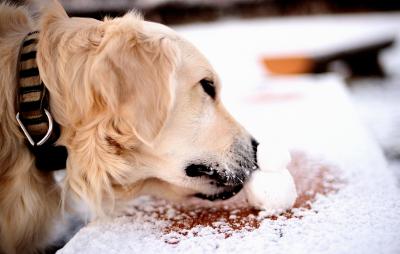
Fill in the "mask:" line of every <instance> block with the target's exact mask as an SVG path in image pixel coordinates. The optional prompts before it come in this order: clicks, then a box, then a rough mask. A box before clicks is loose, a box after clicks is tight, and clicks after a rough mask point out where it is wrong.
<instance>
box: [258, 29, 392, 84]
mask: <svg viewBox="0 0 400 254" xmlns="http://www.w3.org/2000/svg"><path fill="white" fill-rule="evenodd" d="M395 41H396V38H395V37H394V36H392V35H391V36H382V37H377V38H369V39H365V40H360V41H357V42H356V43H354V42H348V43H345V44H343V45H341V46H340V47H338V48H333V49H331V50H328V51H325V52H319V53H317V52H314V53H311V54H310V55H282V56H264V57H263V58H262V64H263V65H264V68H265V69H266V70H267V72H268V73H269V74H272V75H287V74H304V73H314V74H315V73H324V72H329V71H337V70H335V68H334V65H333V63H335V62H339V63H341V64H342V65H343V66H345V68H346V69H347V72H348V73H349V76H350V77H385V76H386V73H385V71H384V69H383V67H382V66H381V65H380V62H379V54H380V53H381V52H382V51H383V50H385V49H387V48H390V47H391V46H393V45H394V43H395Z"/></svg>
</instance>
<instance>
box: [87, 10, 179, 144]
mask: <svg viewBox="0 0 400 254" xmlns="http://www.w3.org/2000/svg"><path fill="white" fill-rule="evenodd" d="M102 26H103V27H104V34H103V36H102V39H101V42H100V44H99V45H98V48H97V49H96V50H95V51H96V53H97V56H96V57H95V59H94V61H93V63H92V65H91V67H90V70H89V76H88V80H89V82H90V83H91V87H92V89H93V93H94V99H93V102H94V104H93V106H94V107H96V108H97V109H98V110H100V111H101V110H102V109H105V111H110V110H111V112H113V113H115V114H122V116H123V117H124V118H125V119H126V120H127V121H128V122H129V123H130V124H131V126H132V130H133V131H134V134H135V135H136V137H137V138H138V139H139V140H140V141H142V142H143V143H147V144H149V143H151V141H152V140H153V139H154V138H155V137H156V136H157V134H158V133H159V131H160V130H161V128H162V126H163V124H164V123H165V120H166V118H167V116H168V113H169V112H170V110H171V107H172V104H173V89H174V87H173V84H172V77H173V75H174V70H175V66H176V61H177V50H176V49H175V48H174V44H173V43H172V41H171V39H169V38H167V37H166V36H165V35H162V34H154V35H151V34H148V33H147V32H145V31H144V30H143V27H142V26H143V21H142V20H140V18H138V17H137V15H135V14H132V13H129V14H127V15H125V16H124V17H122V18H119V19H115V20H111V21H107V20H106V21H105V23H104V24H103V25H102Z"/></svg>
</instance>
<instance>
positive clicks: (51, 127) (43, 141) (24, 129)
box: [15, 109, 53, 146]
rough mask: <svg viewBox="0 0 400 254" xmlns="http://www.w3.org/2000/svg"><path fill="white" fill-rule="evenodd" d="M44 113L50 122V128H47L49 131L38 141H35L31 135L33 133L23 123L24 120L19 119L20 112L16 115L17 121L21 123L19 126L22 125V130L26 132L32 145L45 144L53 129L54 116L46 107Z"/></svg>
mask: <svg viewBox="0 0 400 254" xmlns="http://www.w3.org/2000/svg"><path fill="white" fill-rule="evenodd" d="M44 113H45V114H46V116H47V120H48V122H49V128H48V129H47V133H46V135H45V136H44V137H43V138H42V139H41V140H40V141H39V142H37V143H35V141H34V140H33V138H32V137H31V135H29V132H28V130H27V129H26V128H25V125H24V124H23V123H22V121H21V120H20V119H19V112H18V113H17V115H16V116H15V118H16V119H17V122H18V124H19V126H20V127H21V129H22V131H23V132H24V134H25V136H26V138H27V139H28V141H29V143H30V144H31V145H32V146H41V145H43V144H44V143H45V142H46V141H47V140H48V139H49V137H50V135H51V132H52V131H53V117H51V114H50V112H49V111H47V110H46V109H44Z"/></svg>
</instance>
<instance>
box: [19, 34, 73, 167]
mask: <svg viewBox="0 0 400 254" xmlns="http://www.w3.org/2000/svg"><path fill="white" fill-rule="evenodd" d="M38 37H39V32H38V31H35V32H31V33H29V34H28V35H27V36H26V37H25V39H24V41H23V43H22V46H21V49H20V55H19V62H18V79H17V83H18V93H17V108H18V113H17V115H16V119H17V122H18V124H19V125H20V127H21V130H22V132H23V133H24V135H25V137H26V139H27V141H28V142H27V145H28V147H29V149H30V150H31V152H32V153H33V154H34V156H35V158H36V166H37V168H38V169H41V170H44V171H50V170H57V169H62V168H65V163H66V159H67V151H66V148H65V147H63V146H55V145H54V143H55V142H56V141H57V139H58V138H59V137H60V129H59V126H58V124H57V123H56V122H54V121H53V118H52V116H51V114H50V109H49V92H48V90H47V89H46V87H45V85H44V84H43V82H42V80H41V78H40V74H39V69H38V66H37V62H36V47H37V43H38Z"/></svg>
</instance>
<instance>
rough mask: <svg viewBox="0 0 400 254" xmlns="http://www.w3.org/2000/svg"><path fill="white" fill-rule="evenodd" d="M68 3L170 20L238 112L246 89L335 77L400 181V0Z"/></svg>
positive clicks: (94, 11) (91, 13)
mask: <svg viewBox="0 0 400 254" xmlns="http://www.w3.org/2000/svg"><path fill="white" fill-rule="evenodd" d="M23 2H24V1H17V3H20V4H22V3H23ZM60 2H61V3H62V4H63V6H64V7H65V8H66V10H67V12H68V14H69V15H70V16H85V17H93V18H97V19H101V18H103V17H104V16H111V17H113V16H118V15H123V14H124V13H125V12H126V11H127V10H130V9H136V10H138V11H140V12H141V13H143V15H144V17H145V18H146V19H147V20H151V21H156V22H160V23H163V24H166V25H170V26H172V27H173V28H174V29H175V30H177V31H178V32H179V33H181V34H182V35H183V36H184V37H186V38H187V39H189V40H190V41H191V42H193V43H194V44H195V45H196V46H197V47H198V48H200V50H201V51H202V52H203V53H204V54H205V55H206V57H207V58H208V59H209V60H210V62H211V63H212V64H213V65H214V67H215V69H216V70H217V72H218V73H219V74H220V76H221V80H222V82H223V85H224V91H223V96H225V97H226V98H227V100H226V101H227V102H226V104H227V106H228V108H232V109H233V111H235V105H236V104H235V99H234V98H237V97H238V96H242V95H243V94H244V93H255V94H257V93H262V91H263V89H264V90H265V89H268V87H269V88H271V87H273V86H280V87H282V86H284V85H285V84H291V85H293V84H298V85H299V86H301V85H303V84H305V83H307V84H314V85H315V84H317V85H320V86H324V83H326V82H327V81H326V80H330V81H331V80H332V79H334V80H335V82H336V83H340V85H341V86H343V87H344V89H345V90H346V93H347V94H348V96H349V98H350V99H351V101H352V102H353V105H354V108H355V110H356V111H357V112H358V115H359V117H360V119H361V121H362V122H363V123H364V124H365V126H366V128H368V130H369V131H370V133H371V136H372V137H373V138H374V139H375V140H376V141H377V142H378V143H379V145H380V146H381V148H382V150H383V151H384V153H385V155H386V157H387V158H388V161H389V164H390V167H391V168H392V170H393V172H394V173H395V175H396V176H397V182H398V184H399V183H400V107H399V106H400V105H399V104H400V103H399V99H400V68H399V67H400V48H399V46H398V43H397V41H398V38H399V36H400V1H395V0H379V1H378V0H113V1H108V0H86V1H81V0H60ZM249 91H250V92H249ZM289 97H290V96H289ZM287 98H288V97H287V96H286V97H285V96H283V97H282V98H280V99H281V100H285V99H287ZM270 99H271V98H270ZM267 100H268V99H267ZM274 100H279V98H274ZM238 118H241V116H238ZM332 128H334V126H332Z"/></svg>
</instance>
